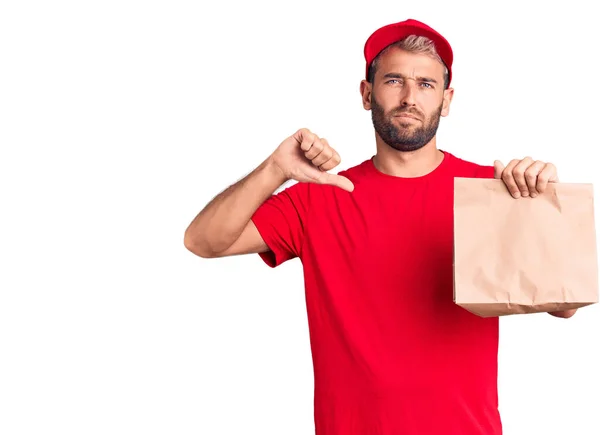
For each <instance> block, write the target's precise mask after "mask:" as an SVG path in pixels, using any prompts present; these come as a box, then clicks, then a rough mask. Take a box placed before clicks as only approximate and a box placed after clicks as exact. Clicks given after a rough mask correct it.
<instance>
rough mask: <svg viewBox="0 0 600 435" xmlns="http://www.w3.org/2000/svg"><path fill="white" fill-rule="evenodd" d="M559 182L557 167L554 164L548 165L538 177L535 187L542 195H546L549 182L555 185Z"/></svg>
mask: <svg viewBox="0 0 600 435" xmlns="http://www.w3.org/2000/svg"><path fill="white" fill-rule="evenodd" d="M557 181H558V176H557V175H556V167H555V166H554V165H553V164H552V163H546V164H545V166H544V169H542V171H541V172H540V173H539V175H538V176H537V184H536V186H535V187H536V189H537V190H538V191H539V192H540V193H544V192H545V191H546V187H547V186H548V182H552V183H555V182H557Z"/></svg>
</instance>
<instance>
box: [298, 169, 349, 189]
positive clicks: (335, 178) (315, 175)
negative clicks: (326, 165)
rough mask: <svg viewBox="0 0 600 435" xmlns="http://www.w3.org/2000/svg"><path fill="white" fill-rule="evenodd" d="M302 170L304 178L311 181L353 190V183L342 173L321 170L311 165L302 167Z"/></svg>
mask: <svg viewBox="0 0 600 435" xmlns="http://www.w3.org/2000/svg"><path fill="white" fill-rule="evenodd" d="M302 172H303V174H304V176H305V177H306V178H308V179H310V180H311V182H312V183H318V184H330V185H332V186H337V187H340V188H342V189H344V190H347V191H348V192H352V191H353V190H354V184H353V183H352V182H351V181H350V180H349V179H348V178H346V177H344V176H342V175H337V174H330V173H329V172H323V171H320V170H319V169H317V168H315V167H312V166H306V168H303V171H302Z"/></svg>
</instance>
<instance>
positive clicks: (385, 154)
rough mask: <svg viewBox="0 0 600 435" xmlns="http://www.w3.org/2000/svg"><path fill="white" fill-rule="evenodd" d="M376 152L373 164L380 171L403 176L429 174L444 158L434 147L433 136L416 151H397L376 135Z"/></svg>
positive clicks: (411, 176)
mask: <svg viewBox="0 0 600 435" xmlns="http://www.w3.org/2000/svg"><path fill="white" fill-rule="evenodd" d="M376 139H377V154H376V155H375V157H374V158H373V164H374V165H375V167H376V168H377V170H379V171H380V172H383V173H384V174H387V175H392V176H395V177H403V178H413V177H422V176H424V175H427V174H429V173H430V172H432V171H433V170H434V169H435V168H437V167H438V165H439V164H440V163H441V162H442V160H444V153H442V152H441V151H440V150H438V149H437V147H436V141H435V137H434V138H433V139H431V141H430V142H429V143H428V144H427V145H425V146H423V147H422V148H419V149H418V150H416V151H398V150H396V149H394V148H392V147H390V146H389V145H387V144H386V143H384V142H383V141H382V140H381V138H380V137H379V135H377V138H376Z"/></svg>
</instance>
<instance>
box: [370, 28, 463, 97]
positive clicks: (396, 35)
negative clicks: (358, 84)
mask: <svg viewBox="0 0 600 435" xmlns="http://www.w3.org/2000/svg"><path fill="white" fill-rule="evenodd" d="M410 35H417V36H425V37H427V38H429V39H431V40H432V41H433V44H434V45H435V49H436V51H437V53H438V54H439V55H440V57H441V58H442V61H443V62H444V63H445V64H446V68H448V85H450V81H451V80H452V59H453V54H452V47H450V44H449V43H448V41H447V40H446V38H444V37H443V36H442V35H440V34H439V33H438V32H436V31H435V30H433V29H432V28H431V27H429V26H428V25H427V24H424V23H421V22H420V21H417V20H413V19H408V20H406V21H401V22H399V23H394V24H388V25H387V26H384V27H381V28H379V29H377V30H376V31H375V32H374V33H373V34H372V35H371V36H369V39H367V42H366V43H365V50H364V52H365V60H366V61H367V68H366V72H365V77H366V79H367V80H369V67H370V66H371V62H373V59H375V57H376V56H377V55H378V54H379V53H381V51H382V50H383V49H384V48H386V47H387V46H388V45H390V44H393V43H394V42H397V41H400V40H401V39H404V38H406V37H407V36H410Z"/></svg>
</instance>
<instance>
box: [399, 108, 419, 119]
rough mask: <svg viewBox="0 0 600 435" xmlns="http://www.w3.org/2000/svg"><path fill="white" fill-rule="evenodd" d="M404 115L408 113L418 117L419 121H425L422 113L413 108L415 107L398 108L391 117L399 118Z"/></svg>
mask: <svg viewBox="0 0 600 435" xmlns="http://www.w3.org/2000/svg"><path fill="white" fill-rule="evenodd" d="M402 113H406V114H409V115H414V116H416V117H418V118H419V119H423V118H424V117H423V114H422V113H421V112H419V111H418V110H417V109H415V108H413V107H398V108H396V109H394V110H392V112H391V115H392V116H398V115H400V114H402Z"/></svg>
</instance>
